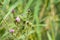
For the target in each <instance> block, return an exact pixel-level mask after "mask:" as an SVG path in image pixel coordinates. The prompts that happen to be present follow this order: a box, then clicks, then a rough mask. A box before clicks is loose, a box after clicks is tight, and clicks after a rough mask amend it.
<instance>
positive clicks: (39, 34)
mask: <svg viewBox="0 0 60 40" xmlns="http://www.w3.org/2000/svg"><path fill="white" fill-rule="evenodd" d="M40 4H41V0H37V2H36V6H35V9H34V20H35V21H36V25H37V26H36V32H37V36H38V40H41V33H40V27H39V19H38V13H39V9H40V8H39V7H40Z"/></svg>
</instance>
